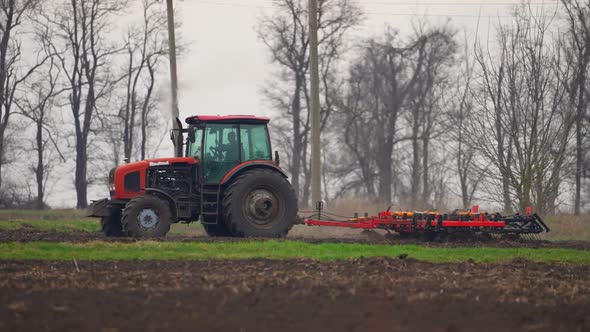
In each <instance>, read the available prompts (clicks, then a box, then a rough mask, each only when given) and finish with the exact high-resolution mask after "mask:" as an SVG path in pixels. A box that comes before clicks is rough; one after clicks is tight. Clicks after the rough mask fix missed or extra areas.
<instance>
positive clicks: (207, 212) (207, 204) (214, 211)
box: [201, 185, 221, 225]
mask: <svg viewBox="0 0 590 332" xmlns="http://www.w3.org/2000/svg"><path fill="white" fill-rule="evenodd" d="M220 199H221V187H220V186H219V185H204V186H203V187H202V188H201V216H202V218H201V219H202V223H203V224H206V225H217V224H218V223H219V215H220V211H219V200H220Z"/></svg>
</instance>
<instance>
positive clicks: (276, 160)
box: [275, 150, 281, 166]
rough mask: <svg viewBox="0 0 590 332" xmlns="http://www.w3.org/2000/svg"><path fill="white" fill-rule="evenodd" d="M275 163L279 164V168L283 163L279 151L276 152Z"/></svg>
mask: <svg viewBox="0 0 590 332" xmlns="http://www.w3.org/2000/svg"><path fill="white" fill-rule="evenodd" d="M275 163H276V164H277V166H279V164H280V163H281V159H280V158H279V151H276V150H275Z"/></svg>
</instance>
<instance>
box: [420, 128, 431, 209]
mask: <svg viewBox="0 0 590 332" xmlns="http://www.w3.org/2000/svg"><path fill="white" fill-rule="evenodd" d="M424 135H425V136H426V135H428V134H427V133H424ZM429 143H430V139H429V138H428V137H424V140H423V141H422V204H423V205H424V206H423V207H424V208H426V207H428V206H429V203H428V202H429V201H430V188H429V185H428V182H429V179H428V176H429V173H428V167H429V166H428V145H429Z"/></svg>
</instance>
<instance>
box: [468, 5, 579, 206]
mask: <svg viewBox="0 0 590 332" xmlns="http://www.w3.org/2000/svg"><path fill="white" fill-rule="evenodd" d="M549 23H550V21H549V20H548V19H547V18H546V17H535V16H533V15H532V14H531V13H530V11H529V10H527V9H526V7H521V8H520V9H519V10H517V12H516V13H515V20H514V24H513V25H511V26H500V27H499V32H498V34H499V43H498V44H499V46H500V55H499V56H498V55H496V54H492V53H490V52H488V53H485V52H484V51H483V50H482V48H479V50H478V51H477V52H476V61H477V62H478V64H479V66H480V69H481V71H482V76H483V79H482V82H481V86H480V90H479V91H480V92H481V93H480V95H481V97H478V98H477V106H478V110H477V114H476V116H474V117H473V120H474V121H473V123H472V126H470V130H469V134H470V135H472V137H477V141H475V142H474V144H475V146H476V148H477V149H478V151H479V153H481V156H483V157H484V159H483V160H484V163H488V164H491V165H493V166H494V170H493V172H492V171H490V172H488V173H486V179H489V180H491V181H494V180H499V186H500V188H501V192H502V197H503V203H504V209H505V210H512V208H514V207H517V208H519V209H524V208H525V207H526V206H530V205H534V206H535V207H536V209H537V210H538V211H540V212H548V213H551V212H553V211H554V210H555V208H556V206H555V204H556V200H557V197H558V195H559V189H560V185H561V184H562V180H563V178H564V176H566V174H564V172H563V168H564V167H565V166H566V163H567V161H568V159H567V155H568V153H567V151H568V147H569V140H570V136H571V135H570V132H571V131H570V129H571V128H572V125H573V121H574V119H575V117H574V116H573V115H574V113H573V112H571V110H570V109H569V107H567V106H564V101H565V100H566V86H565V84H564V82H565V81H566V80H565V79H564V78H563V74H562V71H561V68H560V64H561V63H562V60H561V58H560V52H559V51H558V50H559V49H558V47H560V45H559V40H558V41H556V43H557V44H556V43H552V41H551V40H548V39H547V35H548V34H547V28H548V26H549ZM498 175H499V177H498ZM489 185H490V188H494V187H496V188H497V187H498V186H497V185H498V182H496V183H489ZM513 197H514V198H515V199H516V202H517V203H518V204H517V206H513V204H512V198H513Z"/></svg>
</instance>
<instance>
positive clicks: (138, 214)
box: [122, 195, 172, 238]
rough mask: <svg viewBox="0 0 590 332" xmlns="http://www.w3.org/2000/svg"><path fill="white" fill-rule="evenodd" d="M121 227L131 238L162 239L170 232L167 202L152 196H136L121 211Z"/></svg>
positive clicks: (169, 214) (169, 212)
mask: <svg viewBox="0 0 590 332" xmlns="http://www.w3.org/2000/svg"><path fill="white" fill-rule="evenodd" d="M122 221H123V225H124V226H125V229H126V230H127V234H128V235H130V236H132V237H148V238H149V237H163V236H165V235H166V233H168V231H169V230H170V224H171V223H172V212H171V211H170V206H169V205H168V202H166V201H164V200H162V199H160V198H158V197H156V196H152V195H144V196H137V197H135V198H133V199H132V200H130V201H129V202H127V204H126V205H125V209H123V218H122Z"/></svg>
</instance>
